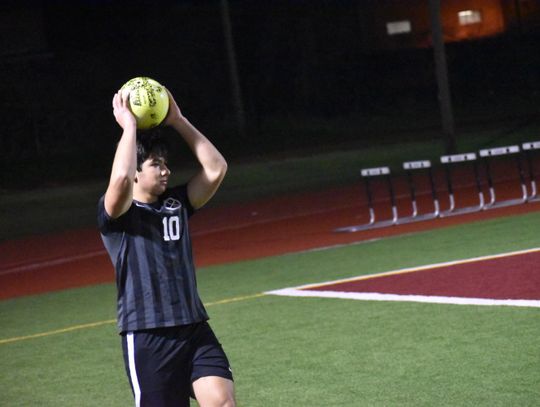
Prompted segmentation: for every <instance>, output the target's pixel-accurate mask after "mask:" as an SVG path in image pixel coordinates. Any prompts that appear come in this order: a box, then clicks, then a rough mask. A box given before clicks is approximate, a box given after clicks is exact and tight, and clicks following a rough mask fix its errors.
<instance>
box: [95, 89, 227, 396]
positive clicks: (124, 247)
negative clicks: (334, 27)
mask: <svg viewBox="0 0 540 407" xmlns="http://www.w3.org/2000/svg"><path fill="white" fill-rule="evenodd" d="M167 92H168V91H167ZM168 95H169V112H168V114H167V117H166V118H165V121H164V124H165V125H167V126H170V127H172V128H173V129H174V130H175V131H176V132H177V133H178V134H179V135H180V136H181V137H182V138H183V140H184V141H185V142H186V143H187V145H188V146H189V147H190V149H191V150H192V152H193V154H194V155H195V157H196V158H197V160H198V161H199V163H200V165H201V168H200V170H199V171H198V172H197V173H196V174H195V175H194V176H193V178H191V179H190V180H189V181H188V182H187V183H186V184H185V185H179V186H172V187H170V186H169V185H168V182H169V176H170V173H171V171H170V170H169V168H168V167H167V145H166V144H165V143H164V141H163V140H162V138H161V137H160V136H158V135H156V134H145V133H140V134H137V129H136V121H135V117H134V116H133V114H132V113H131V111H130V109H129V94H128V93H127V92H125V91H119V92H118V93H116V94H115V95H114V98H113V101H112V105H113V113H114V117H115V119H116V121H117V123H118V124H119V125H120V127H121V128H122V130H123V132H122V136H121V139H120V142H119V143H118V146H117V149H116V153H115V156H114V161H113V165H112V171H111V176H110V180H109V185H108V187H107V190H106V192H105V195H104V196H102V197H101V199H100V200H99V204H98V225H99V229H100V232H101V236H102V239H103V242H104V245H105V247H106V249H107V251H108V253H109V256H110V257H111V260H112V263H113V265H114V267H115V273H116V285H117V291H118V295H117V310H118V328H119V331H120V334H121V338H122V348H123V352H124V362H125V366H126V372H127V374H128V378H129V381H130V385H131V388H132V390H133V394H134V397H135V405H136V406H142V407H145V406H146V407H148V406H151V407H165V406H189V399H190V396H191V397H194V398H195V399H196V400H197V402H198V403H199V405H200V406H234V405H235V400H234V385H233V377H232V373H231V370H230V367H229V362H228V360H227V356H226V355H225V353H224V351H223V349H222V347H221V345H220V343H219V342H218V340H217V339H216V336H215V335H214V333H213V331H212V329H211V328H210V326H209V325H208V323H207V320H208V315H207V313H206V311H205V309H204V306H203V303H202V301H201V299H200V298H199V294H198V292H197V285H196V280H195V269H194V265H193V258H192V250H191V240H190V235H189V228H188V218H189V217H190V216H191V215H192V214H193V212H194V211H195V210H197V209H199V208H200V207H202V206H203V205H204V204H205V203H206V202H207V201H208V200H209V199H210V198H211V197H212V196H213V195H214V193H215V192H216V190H217V188H218V187H219V185H220V184H221V182H222V180H223V177H224V176H225V173H226V171H227V162H226V161H225V159H224V158H223V156H222V155H221V153H220V152H219V151H218V150H217V149H216V148H215V147H214V145H213V144H212V143H211V142H210V141H209V140H208V139H207V138H206V137H205V136H204V135H203V134H202V133H201V132H200V131H198V130H197V129H196V128H195V127H194V126H193V125H192V124H191V123H190V122H189V121H188V120H187V119H186V117H184V115H183V114H182V112H181V111H180V109H179V108H178V105H177V104H176V102H175V100H174V98H173V96H172V95H171V94H170V93H169V92H168Z"/></svg>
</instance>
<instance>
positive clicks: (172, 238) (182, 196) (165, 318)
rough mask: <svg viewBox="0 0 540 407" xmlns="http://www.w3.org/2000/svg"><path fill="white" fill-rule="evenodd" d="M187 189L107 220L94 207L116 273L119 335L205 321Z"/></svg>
mask: <svg viewBox="0 0 540 407" xmlns="http://www.w3.org/2000/svg"><path fill="white" fill-rule="evenodd" d="M192 213H193V208H192V206H191V204H190V202H189V200H188V197H187V188H186V186H185V185H183V186H180V187H176V188H172V189H168V190H166V191H165V193H163V194H162V195H161V196H160V199H159V201H158V202H156V203H155V204H145V203H141V202H138V201H135V200H134V201H133V203H132V205H131V207H130V208H129V210H128V211H127V212H126V213H124V214H123V215H122V216H120V217H119V218H117V219H111V218H110V217H109V216H108V215H107V213H106V211H105V206H104V197H101V199H100V201H99V204H98V225H99V230H100V232H101V237H102V239H103V243H104V244H105V248H106V249H107V251H108V253H109V256H110V257H111V261H112V263H113V265H114V268H115V273H116V286H117V291H118V299H117V310H118V329H119V330H120V332H127V331H137V330H141V329H150V328H158V327H168V326H178V325H186V324H192V323H195V322H200V321H205V320H207V319H208V315H207V313H206V310H205V309H204V306H203V303H202V301H201V299H200V298H199V294H198V292H197V282H196V278H195V267H194V264H193V255H192V250H191V237H190V235H189V229H188V218H189V216H191V214H192Z"/></svg>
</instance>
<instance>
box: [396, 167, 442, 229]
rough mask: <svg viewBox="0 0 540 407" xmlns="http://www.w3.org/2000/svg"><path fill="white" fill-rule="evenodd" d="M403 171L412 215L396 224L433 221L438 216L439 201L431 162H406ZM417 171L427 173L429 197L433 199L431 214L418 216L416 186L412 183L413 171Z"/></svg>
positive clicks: (399, 219)
mask: <svg viewBox="0 0 540 407" xmlns="http://www.w3.org/2000/svg"><path fill="white" fill-rule="evenodd" d="M403 169H404V170H405V172H406V174H407V183H408V185H409V193H410V198H411V206H412V209H411V210H412V213H411V214H410V215H409V216H405V217H401V218H398V221H397V223H398V224H403V223H409V222H418V221H421V220H428V219H434V218H437V217H438V216H439V213H440V207H439V200H438V198H437V191H436V189H435V181H434V180H433V172H432V170H431V161H429V160H422V161H406V162H404V163H403ZM417 170H426V171H427V173H428V178H429V183H430V187H431V197H432V199H433V212H430V213H425V214H421V215H419V214H418V205H417V203H416V185H415V182H414V175H413V171H415V172H416V171H417Z"/></svg>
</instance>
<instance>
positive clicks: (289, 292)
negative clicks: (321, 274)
mask: <svg viewBox="0 0 540 407" xmlns="http://www.w3.org/2000/svg"><path fill="white" fill-rule="evenodd" d="M539 251H540V247H536V248H532V249H526V250H519V251H514V252H508V253H501V254H495V255H489V256H482V257H474V258H470V259H462V260H455V261H449V262H444V263H436V264H429V265H425V266H419V267H410V268H404V269H399V270H393V271H387V272H382V273H376V274H368V275H363V276H357V277H352V278H345V279H340V280H332V281H326V282H322V283H316V284H306V285H302V286H298V287H289V288H283V289H279V290H272V291H267V292H265V294H269V295H280V296H289V297H320V298H341V299H351V300H364V301H404V302H423V303H434V304H457V305H491V306H493V305H507V306H514V307H536V308H540V300H519V299H508V300H498V299H490V298H468V297H443V296H431V295H399V294H384V293H371V292H368V293H362V292H358V293H355V292H343V291H327V290H324V289H323V290H320V291H308V290H307V289H313V288H317V287H321V288H324V286H327V285H331V284H340V283H347V282H353V281H361V280H368V279H373V278H379V277H386V276H392V275H398V274H406V273H413V272H417V271H422V270H431V269H437V268H441V267H446V266H454V265H460V264H467V263H474V262H479V261H486V260H494V259H499V258H503V257H511V256H519V255H523V254H528V253H535V252H539Z"/></svg>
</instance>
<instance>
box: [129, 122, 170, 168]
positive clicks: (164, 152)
mask: <svg viewBox="0 0 540 407" xmlns="http://www.w3.org/2000/svg"><path fill="white" fill-rule="evenodd" d="M168 153H169V145H168V143H167V142H166V140H165V138H164V137H163V136H162V134H161V132H160V131H159V130H148V131H144V132H139V133H137V171H140V170H141V168H142V164H143V162H145V161H146V160H147V159H148V157H151V156H155V157H163V158H165V159H167V156H168Z"/></svg>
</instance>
